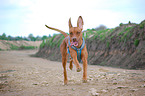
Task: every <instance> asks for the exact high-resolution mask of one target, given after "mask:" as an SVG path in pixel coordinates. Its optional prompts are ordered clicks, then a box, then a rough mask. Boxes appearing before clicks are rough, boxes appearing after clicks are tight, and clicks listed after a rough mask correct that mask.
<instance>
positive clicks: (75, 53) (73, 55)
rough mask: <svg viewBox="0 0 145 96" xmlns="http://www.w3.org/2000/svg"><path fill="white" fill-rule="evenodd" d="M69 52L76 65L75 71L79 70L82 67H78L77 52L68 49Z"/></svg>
mask: <svg viewBox="0 0 145 96" xmlns="http://www.w3.org/2000/svg"><path fill="white" fill-rule="evenodd" d="M70 53H71V57H72V58H73V62H74V64H75V66H76V69H77V72H80V71H81V70H82V68H81V67H80V65H79V62H78V59H77V52H76V51H72V50H70Z"/></svg>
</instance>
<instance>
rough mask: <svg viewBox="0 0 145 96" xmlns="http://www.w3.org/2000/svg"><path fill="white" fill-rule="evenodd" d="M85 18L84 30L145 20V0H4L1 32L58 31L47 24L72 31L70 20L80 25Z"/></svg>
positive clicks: (0, 13) (0, 5) (0, 1)
mask: <svg viewBox="0 0 145 96" xmlns="http://www.w3.org/2000/svg"><path fill="white" fill-rule="evenodd" d="M80 15H81V16H82V17H83V20H84V30H86V29H88V28H95V27H97V26H99V25H100V24H103V25H106V26H107V27H108V28H114V27H116V26H118V25H119V24H120V23H128V21H131V22H134V23H140V22H141V21H143V20H144V19H145V0H0V35H1V34H2V33H6V34H7V35H11V36H28V35H29V34H30V33H32V34H33V35H34V36H37V35H39V36H43V35H49V34H51V35H52V34H54V33H57V32H56V31H52V30H49V29H47V28H46V27H45V24H47V25H48V26H51V27H55V28H58V29H61V30H63V31H65V32H68V30H69V28H68V20H69V18H70V17H71V20H72V24H73V26H76V25H77V19H78V17H79V16H80Z"/></svg>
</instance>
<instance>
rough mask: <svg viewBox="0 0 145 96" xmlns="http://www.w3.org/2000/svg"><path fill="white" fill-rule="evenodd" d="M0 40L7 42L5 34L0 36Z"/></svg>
mask: <svg viewBox="0 0 145 96" xmlns="http://www.w3.org/2000/svg"><path fill="white" fill-rule="evenodd" d="M0 39H1V40H8V38H7V37H6V34H5V33H3V34H2V35H1V36H0Z"/></svg>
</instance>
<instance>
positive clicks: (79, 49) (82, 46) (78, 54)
mask: <svg viewBox="0 0 145 96" xmlns="http://www.w3.org/2000/svg"><path fill="white" fill-rule="evenodd" d="M68 44H69V46H70V45H71V43H70V38H69V40H68ZM84 46H85V40H84V38H83V44H82V45H81V47H80V48H76V47H75V46H74V45H72V46H71V48H72V49H74V50H75V51H77V59H78V61H79V62H81V52H82V49H83V48H84ZM67 52H68V53H69V55H70V52H69V47H68V51H67Z"/></svg>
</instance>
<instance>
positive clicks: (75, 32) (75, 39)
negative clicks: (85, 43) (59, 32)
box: [69, 16, 84, 46]
mask: <svg viewBox="0 0 145 96" xmlns="http://www.w3.org/2000/svg"><path fill="white" fill-rule="evenodd" d="M83 25H84V22H83V18H82V17H81V16H79V18H78V21H77V27H73V26H72V24H71V19H69V37H70V42H71V45H74V46H78V43H79V40H82V30H83Z"/></svg>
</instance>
